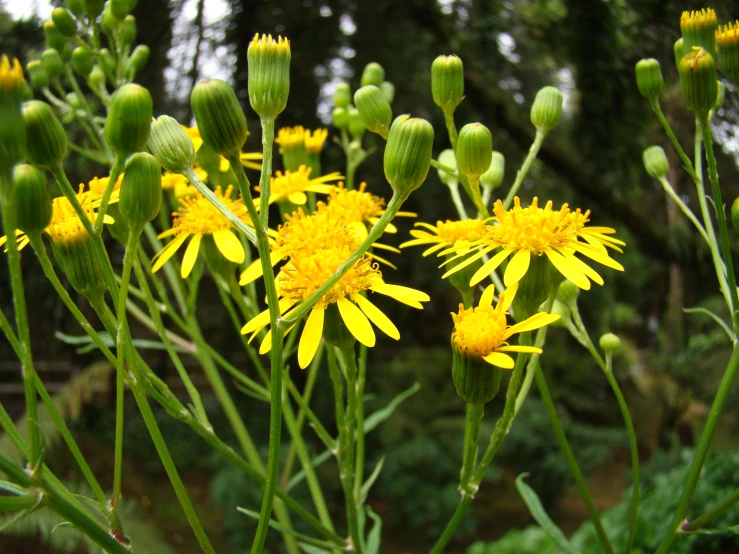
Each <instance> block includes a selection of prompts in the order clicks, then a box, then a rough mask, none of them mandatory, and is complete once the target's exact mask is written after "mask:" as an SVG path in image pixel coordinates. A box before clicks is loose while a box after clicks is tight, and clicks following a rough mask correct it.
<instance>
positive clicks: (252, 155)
mask: <svg viewBox="0 0 739 554" xmlns="http://www.w3.org/2000/svg"><path fill="white" fill-rule="evenodd" d="M181 127H182V129H183V130H184V131H185V133H187V136H188V137H190V140H191V141H192V145H193V146H194V147H195V152H197V151H198V150H200V147H201V146H202V145H203V138H202V137H201V136H200V131H199V130H198V128H197V126H196V127H186V126H184V125H182V126H181ZM246 136H247V137H248V136H249V132H247V134H246ZM239 158H240V159H241V165H243V166H244V167H248V168H250V169H256V170H260V169H262V164H261V161H262V153H261V152H242V153H241V155H240V156H239ZM256 161H259V163H256ZM230 167H231V164H230V163H229V161H228V160H227V159H226V158H224V157H223V156H221V166H220V170H221V171H228V170H229V169H230Z"/></svg>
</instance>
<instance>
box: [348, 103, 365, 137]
mask: <svg viewBox="0 0 739 554" xmlns="http://www.w3.org/2000/svg"><path fill="white" fill-rule="evenodd" d="M346 117H347V127H348V129H349V134H350V135H351V136H352V137H354V138H355V139H361V138H362V135H364V130H365V128H364V122H362V118H361V117H360V115H359V110H357V108H355V107H354V106H349V107H348V108H347V110H346Z"/></svg>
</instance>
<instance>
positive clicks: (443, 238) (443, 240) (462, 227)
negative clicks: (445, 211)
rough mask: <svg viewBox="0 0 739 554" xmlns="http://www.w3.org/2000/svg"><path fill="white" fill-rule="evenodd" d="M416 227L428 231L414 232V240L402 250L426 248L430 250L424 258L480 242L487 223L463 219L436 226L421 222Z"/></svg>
mask: <svg viewBox="0 0 739 554" xmlns="http://www.w3.org/2000/svg"><path fill="white" fill-rule="evenodd" d="M416 227H423V228H424V229H426V231H419V230H416V229H414V230H412V231H411V236H412V237H413V240H409V241H408V242H404V243H403V244H401V245H400V247H401V248H407V247H409V246H426V245H429V244H430V245H431V247H430V248H427V249H426V250H424V252H423V255H424V256H430V255H431V254H433V253H434V252H438V251H439V250H441V249H442V248H449V247H451V246H455V247H456V246H462V245H468V246H469V244H471V243H473V242H476V241H479V240H480V239H481V238H482V235H483V233H484V230H485V222H484V221H482V220H481V219H462V220H460V221H452V220H449V219H447V220H446V221H437V222H436V225H430V224H428V223H424V222H422V221H419V222H418V223H416Z"/></svg>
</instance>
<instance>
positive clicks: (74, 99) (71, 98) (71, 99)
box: [65, 92, 82, 108]
mask: <svg viewBox="0 0 739 554" xmlns="http://www.w3.org/2000/svg"><path fill="white" fill-rule="evenodd" d="M65 98H66V100H67V104H69V105H70V106H72V107H73V108H81V107H82V101H81V100H80V97H79V96H77V93H76V92H69V93H67V96H66V97H65Z"/></svg>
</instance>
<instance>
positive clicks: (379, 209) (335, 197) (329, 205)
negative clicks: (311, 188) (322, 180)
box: [316, 182, 397, 236]
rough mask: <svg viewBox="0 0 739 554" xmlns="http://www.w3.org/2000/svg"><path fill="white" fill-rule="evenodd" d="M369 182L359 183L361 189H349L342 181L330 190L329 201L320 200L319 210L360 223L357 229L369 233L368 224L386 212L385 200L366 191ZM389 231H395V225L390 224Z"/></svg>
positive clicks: (349, 221)
mask: <svg viewBox="0 0 739 554" xmlns="http://www.w3.org/2000/svg"><path fill="white" fill-rule="evenodd" d="M366 188H367V183H362V184H360V185H359V189H356V190H349V189H347V188H345V187H344V183H343V182H341V183H339V184H338V186H336V187H332V189H331V190H330V191H328V195H329V196H328V202H318V203H317V205H316V210H317V211H318V212H332V213H333V214H335V215H336V217H338V218H339V219H341V220H342V221H346V222H347V223H353V224H360V225H357V229H358V230H359V232H360V233H363V234H364V236H366V235H367V228H366V226H365V225H366V224H368V223H369V224H375V223H377V220H378V219H380V216H381V215H382V214H384V213H385V201H384V200H383V199H382V198H380V197H379V196H375V195H374V194H371V193H369V192H366ZM386 232H388V233H395V232H397V229H396V228H395V226H394V225H392V224H390V225H388V228H387V229H386Z"/></svg>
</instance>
